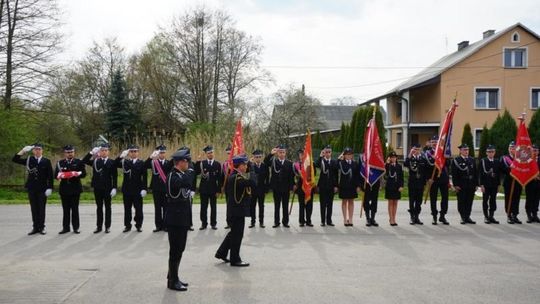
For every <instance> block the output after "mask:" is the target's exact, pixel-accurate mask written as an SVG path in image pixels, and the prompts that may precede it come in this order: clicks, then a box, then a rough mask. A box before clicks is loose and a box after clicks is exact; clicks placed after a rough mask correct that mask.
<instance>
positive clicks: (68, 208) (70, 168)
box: [54, 145, 86, 234]
mask: <svg viewBox="0 0 540 304" xmlns="http://www.w3.org/2000/svg"><path fill="white" fill-rule="evenodd" d="M63 150H64V157H65V158H64V159H61V160H59V161H58V162H57V163H56V170H55V172H54V176H56V178H57V179H58V180H60V187H59V193H60V199H61V200H62V211H63V214H64V216H63V218H62V230H61V231H60V232H59V234H64V233H68V232H69V231H70V229H69V225H70V222H71V223H72V225H73V232H74V233H76V234H79V233H80V232H79V227H80V222H79V199H80V196H81V192H82V185H81V178H84V177H85V176H86V168H85V166H84V163H83V162H82V161H81V160H80V159H78V158H75V147H73V146H72V145H66V146H64V148H63Z"/></svg>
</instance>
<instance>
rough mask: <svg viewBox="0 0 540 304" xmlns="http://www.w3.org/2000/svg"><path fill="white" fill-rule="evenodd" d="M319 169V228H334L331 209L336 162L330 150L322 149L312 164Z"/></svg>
mask: <svg viewBox="0 0 540 304" xmlns="http://www.w3.org/2000/svg"><path fill="white" fill-rule="evenodd" d="M314 165H315V167H317V168H319V170H320V176H319V181H318V182H317V188H318V191H319V200H320V205H321V206H320V207H321V226H323V227H324V226H326V225H328V226H334V223H333V222H332V207H333V205H334V195H335V194H336V192H337V191H338V188H337V173H336V168H337V162H336V160H335V159H332V148H331V147H330V146H326V147H324V149H323V150H322V151H321V155H320V156H319V159H318V160H317V161H316V162H315V163H314Z"/></svg>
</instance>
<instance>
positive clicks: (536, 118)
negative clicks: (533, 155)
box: [529, 110, 540, 145]
mask: <svg viewBox="0 0 540 304" xmlns="http://www.w3.org/2000/svg"><path fill="white" fill-rule="evenodd" d="M529 136H530V137H531V141H532V143H533V144H537V145H540V111H538V110H536V111H535V112H534V114H533V116H532V117H531V122H529Z"/></svg>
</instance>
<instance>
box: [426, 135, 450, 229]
mask: <svg viewBox="0 0 540 304" xmlns="http://www.w3.org/2000/svg"><path fill="white" fill-rule="evenodd" d="M438 140H439V137H438V136H436V135H435V136H433V137H432V138H431V141H430V147H429V148H428V149H427V150H426V152H425V153H424V158H425V166H426V167H425V173H424V174H425V176H426V178H428V181H427V186H428V187H429V201H430V205H431V216H432V217H433V221H432V222H431V223H432V224H433V225H437V215H439V222H441V223H443V224H444V225H449V223H448V221H447V220H446V213H448V185H449V184H450V176H449V174H448V171H449V167H450V160H448V159H445V161H444V167H443V169H442V170H441V172H440V173H439V174H437V169H436V168H435V149H436V148H437V142H438ZM433 170H435V175H433V172H434V171H433ZM431 176H433V179H432V178H431ZM439 192H440V193H441V211H440V213H439V211H438V210H437V195H438V193H439Z"/></svg>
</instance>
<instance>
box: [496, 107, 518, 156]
mask: <svg viewBox="0 0 540 304" xmlns="http://www.w3.org/2000/svg"><path fill="white" fill-rule="evenodd" d="M516 134H517V125H516V120H515V119H514V118H513V117H512V115H511V114H510V112H508V110H504V113H503V115H502V116H501V115H498V116H497V119H495V122H493V125H492V126H491V128H490V137H491V141H492V144H493V145H495V148H496V149H497V157H500V156H502V155H504V154H506V153H507V151H508V144H509V143H510V142H511V141H514V140H516Z"/></svg>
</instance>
